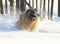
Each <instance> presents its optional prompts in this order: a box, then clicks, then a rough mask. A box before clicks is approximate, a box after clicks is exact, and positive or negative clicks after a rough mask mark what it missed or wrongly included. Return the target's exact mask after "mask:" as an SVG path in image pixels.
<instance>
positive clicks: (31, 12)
mask: <svg viewBox="0 0 60 44" xmlns="http://www.w3.org/2000/svg"><path fill="white" fill-rule="evenodd" d="M37 16H38V14H37V10H36V9H34V10H32V9H28V10H27V11H26V17H28V18H29V19H30V20H36V19H37Z"/></svg>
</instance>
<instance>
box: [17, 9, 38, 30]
mask: <svg viewBox="0 0 60 44" xmlns="http://www.w3.org/2000/svg"><path fill="white" fill-rule="evenodd" d="M37 20H38V14H37V10H36V9H34V10H32V9H28V10H26V11H24V12H22V13H21V14H20V17H19V20H18V21H17V25H18V26H21V27H23V28H24V29H25V30H27V31H35V27H36V26H37Z"/></svg>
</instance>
